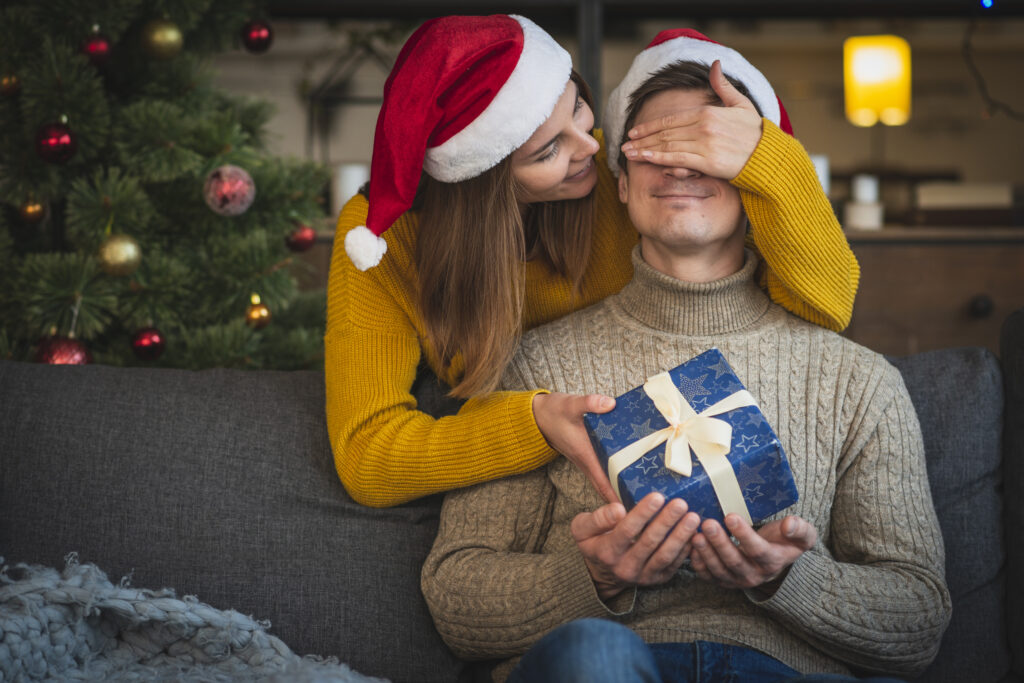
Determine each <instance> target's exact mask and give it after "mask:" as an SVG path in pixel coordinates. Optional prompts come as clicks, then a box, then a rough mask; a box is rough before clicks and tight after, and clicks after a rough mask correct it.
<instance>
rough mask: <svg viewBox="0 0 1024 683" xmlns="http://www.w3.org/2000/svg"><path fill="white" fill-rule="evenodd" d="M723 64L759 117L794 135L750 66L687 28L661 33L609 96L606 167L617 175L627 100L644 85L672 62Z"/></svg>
mask: <svg viewBox="0 0 1024 683" xmlns="http://www.w3.org/2000/svg"><path fill="white" fill-rule="evenodd" d="M716 59H717V60H720V61H721V62H722V73H724V74H725V75H726V76H729V77H730V78H732V79H734V80H737V81H739V82H740V83H742V84H743V85H744V86H746V88H747V90H748V91H749V92H750V99H751V100H753V101H754V104H756V105H757V107H758V109H760V110H761V115H762V116H764V118H766V119H768V120H769V121H771V122H772V123H774V124H775V125H777V126H778V127H779V128H781V129H782V130H784V131H785V132H787V133H789V134H790V135H792V134H793V126H792V125H791V124H790V122H789V115H788V114H786V110H785V108H783V106H782V101H781V100H779V98H778V97H777V96H776V95H775V91H774V90H773V89H772V85H771V83H769V82H768V79H767V78H765V77H764V75H763V74H762V73H761V72H760V71H758V70H757V69H756V68H755V67H754V65H753V64H751V63H750V62H748V61H747V60H746V59H744V57H743V55H741V54H740V53H739V52H737V51H736V50H733V49H732V48H728V47H726V46H724V45H722V44H721V43H716V42H715V41H713V40H711V39H710V38H708V37H707V36H705V35H704V34H703V33H700V32H699V31H694V30H693V29H690V28H676V29H669V30H667V31H662V32H661V33H659V34H658V35H656V36H655V37H654V40H652V41H651V43H650V44H649V45H648V46H647V47H646V48H644V51H643V52H641V53H640V54H638V55H637V56H636V57H635V58H634V59H633V64H632V66H630V67H629V71H628V72H626V77H625V78H623V79H622V82H621V83H619V85H618V87H617V88H615V90H613V91H612V94H611V95H609V96H608V103H607V105H606V106H605V112H604V137H605V141H606V142H607V145H608V166H609V168H611V170H612V173H614V174H615V175H618V174H619V160H618V156H619V153H618V152H619V147H620V146H621V145H622V143H623V140H622V134H623V130H622V127H623V126H625V125H626V111H627V109H628V107H629V96H630V95H631V94H632V93H633V91H634V90H636V89H637V88H639V87H640V85H641V84H643V82H644V81H646V80H647V79H648V78H650V77H651V76H653V75H654V74H655V73H657V72H658V71H660V70H661V69H662V68H663V67H666V66H668V65H669V64H672V63H674V62H697V63H698V64H704V65H705V66H707V67H710V66H711V65H712V64H714V62H715V60H716Z"/></svg>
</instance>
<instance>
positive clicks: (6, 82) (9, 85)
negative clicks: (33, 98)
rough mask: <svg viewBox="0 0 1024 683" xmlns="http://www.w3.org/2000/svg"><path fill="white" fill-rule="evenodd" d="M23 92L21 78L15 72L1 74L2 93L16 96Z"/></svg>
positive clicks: (0, 92)
mask: <svg viewBox="0 0 1024 683" xmlns="http://www.w3.org/2000/svg"><path fill="white" fill-rule="evenodd" d="M19 92H21V80H20V79H19V78H18V77H17V76H15V75H14V74H4V75H3V76H0V94H3V95H6V96H8V97H14V96H15V95H17V94H18V93H19Z"/></svg>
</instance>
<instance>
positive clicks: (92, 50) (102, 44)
mask: <svg viewBox="0 0 1024 683" xmlns="http://www.w3.org/2000/svg"><path fill="white" fill-rule="evenodd" d="M79 51H80V52H81V53H82V54H83V55H85V56H86V57H88V58H89V61H90V62H92V63H93V65H94V66H96V67H103V66H106V65H107V60H108V59H109V58H110V39H109V38H107V37H106V36H105V35H103V34H102V33H100V32H99V29H98V28H95V29H93V32H92V34H90V35H89V37H88V38H86V39H85V40H83V41H82V44H81V45H80V46H79Z"/></svg>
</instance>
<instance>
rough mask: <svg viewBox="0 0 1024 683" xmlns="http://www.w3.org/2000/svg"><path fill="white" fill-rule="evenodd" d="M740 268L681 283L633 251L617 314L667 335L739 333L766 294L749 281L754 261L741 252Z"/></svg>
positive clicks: (765, 302) (759, 312)
mask: <svg viewBox="0 0 1024 683" xmlns="http://www.w3.org/2000/svg"><path fill="white" fill-rule="evenodd" d="M745 256H746V258H745V259H744V264H743V267H742V268H741V269H740V270H738V271H737V272H735V273H733V274H732V275H729V276H726V277H724V278H721V279H720V280H714V281H712V282H684V281H682V280H677V279H675V278H673V277H670V276H668V275H665V274H664V273H661V272H659V271H657V270H655V269H654V268H652V267H651V266H650V265H648V264H647V262H645V261H644V260H643V257H642V256H641V255H640V245H639V244H638V245H637V246H636V247H634V248H633V279H632V280H631V281H630V282H629V284H627V285H626V286H625V287H623V289H622V291H621V292H619V294H618V295H616V296H615V297H614V303H615V304H616V305H617V306H618V307H619V308H620V309H621V310H622V313H623V314H624V315H626V316H627V317H629V318H633V319H634V320H636V321H637V322H639V323H640V324H642V325H644V326H646V327H649V328H652V329H655V330H658V331H660V332H667V333H669V334H681V335H687V336H706V335H715V334H725V333H729V332H735V331H737V330H740V329H742V328H744V327H746V326H748V325H750V324H751V323H753V322H754V321H755V320H757V319H758V318H760V317H761V316H763V315H764V314H765V312H766V311H767V310H768V307H769V305H770V301H769V299H768V295H767V294H765V293H764V292H763V291H762V290H761V288H760V287H758V286H757V283H755V282H754V272H755V271H756V270H757V266H758V263H759V260H758V257H757V255H756V254H755V253H754V252H753V251H751V250H749V249H747V250H746V252H745Z"/></svg>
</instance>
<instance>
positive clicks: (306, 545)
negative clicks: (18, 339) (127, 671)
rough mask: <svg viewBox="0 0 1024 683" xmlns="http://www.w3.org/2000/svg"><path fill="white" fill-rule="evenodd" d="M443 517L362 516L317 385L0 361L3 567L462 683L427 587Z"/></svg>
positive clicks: (361, 666) (397, 675) (421, 677)
mask: <svg viewBox="0 0 1024 683" xmlns="http://www.w3.org/2000/svg"><path fill="white" fill-rule="evenodd" d="M439 509H440V500H439V499H437V498H434V499H427V500H423V501H420V502H417V503H414V504H410V505H406V506H402V507H397V508H393V509H388V510H375V509H371V508H366V507H363V506H361V505H358V504H356V503H354V502H353V501H352V500H351V499H350V498H349V497H348V495H347V494H346V493H345V490H344V488H343V487H342V485H341V482H340V481H339V479H338V476H337V474H336V473H335V470H334V464H333V460H332V455H331V449H330V446H329V444H328V440H327V434H326V429H325V426H324V389H323V376H322V374H321V373H318V372H271V371H265V372H264V371H260V372H245V371H232V370H207V371H202V372H188V371H179V370H153V369H139V368H135V369H124V368H114V367H104V366H98V365H94V366H87V367H56V366H46V365H32V364H25V363H12V362H0V556H4V557H6V561H7V562H8V563H14V562H28V563H33V564H42V565H46V566H53V567H58V568H60V567H63V566H64V559H63V558H64V556H65V554H67V553H69V552H71V551H77V552H78V554H79V557H80V559H81V561H82V562H92V563H95V564H97V565H98V566H99V567H100V569H102V570H104V571H105V572H107V573H108V574H109V576H110V577H111V580H112V581H114V582H115V583H116V582H117V580H118V578H119V577H120V576H124V575H131V577H132V578H131V581H132V584H133V585H135V586H138V587H142V588H154V589H156V588H164V587H169V588H173V589H175V590H176V591H177V592H178V594H179V595H195V596H196V597H197V598H198V599H199V600H201V601H203V602H206V603H208V604H210V605H212V606H214V607H217V608H222V609H227V608H232V609H235V610H237V611H239V612H241V613H242V614H246V615H251V616H253V617H255V618H257V619H269V620H270V621H271V629H270V633H272V634H273V635H276V636H278V637H280V638H281V639H282V640H283V641H284V642H285V643H287V644H288V645H289V646H290V647H291V648H292V649H293V650H294V651H295V652H297V653H299V654H316V655H322V656H331V655H333V656H336V657H338V659H339V660H340V661H342V662H344V663H347V664H348V665H350V666H351V667H352V668H354V669H355V670H357V671H359V672H361V673H364V674H367V675H373V676H383V677H387V678H389V679H391V680H393V681H454V680H456V679H457V678H458V677H459V675H460V672H461V671H462V669H463V664H462V663H461V662H459V661H458V660H457V659H456V658H455V657H454V656H453V655H452V654H451V653H450V652H449V650H448V649H447V647H446V646H445V645H444V643H443V641H442V640H441V638H440V636H439V635H438V634H437V631H436V630H435V629H434V626H433V622H432V621H431V618H430V614H429V613H428V611H427V608H426V604H425V603H424V601H423V598H422V597H421V595H420V590H419V574H420V565H421V564H422V562H423V560H424V558H425V557H426V555H427V552H428V551H429V550H430V546H431V544H432V543H433V539H434V534H435V532H436V526H437V517H438V511H439Z"/></svg>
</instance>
